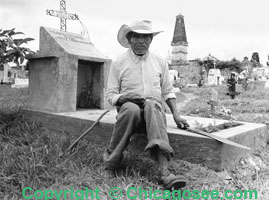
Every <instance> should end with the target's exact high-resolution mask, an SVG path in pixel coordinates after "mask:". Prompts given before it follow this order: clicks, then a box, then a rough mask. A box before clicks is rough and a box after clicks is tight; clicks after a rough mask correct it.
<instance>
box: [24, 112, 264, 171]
mask: <svg viewBox="0 0 269 200" xmlns="http://www.w3.org/2000/svg"><path fill="white" fill-rule="evenodd" d="M103 112H104V110H101V109H90V110H88V109H84V110H83V109H81V110H77V111H76V112H61V113H53V112H49V111H36V110H30V109H27V110H24V111H23V116H24V117H25V118H26V119H28V120H32V121H37V122H41V123H42V124H43V126H45V127H47V128H49V129H50V130H57V131H64V132H69V133H71V134H75V135H76V136H79V135H81V134H82V133H83V131H85V130H86V129H87V128H89V127H90V126H91V125H92V124H93V123H94V121H95V120H96V119H97V118H98V117H99V116H100V115H101V114H102V113H103ZM116 114H117V112H116V110H111V111H110V112H109V113H107V114H106V115H105V116H104V117H103V118H102V119H101V121H100V123H99V124H98V125H97V126H96V127H95V128H94V129H93V131H92V132H91V133H89V134H88V135H87V138H89V139H90V140H91V141H93V142H94V143H96V144H97V145H103V146H107V145H108V142H109V140H110V137H111V133H112V129H113V124H114V123H115V121H116V119H115V117H116ZM166 117H167V132H168V136H169V140H170V144H171V146H172V147H173V149H174V152H175V156H174V159H180V160H185V161H189V162H192V163H198V164H202V165H205V166H207V167H208V168H211V169H214V170H216V171H221V170H223V169H231V168H232V167H233V166H234V165H235V164H236V163H238V162H239V160H240V159H241V158H242V157H245V156H247V155H248V154H249V153H251V152H252V151H254V150H256V149H259V148H262V147H264V146H265V145H266V143H267V138H268V129H267V127H266V125H264V124H257V123H248V122H238V123H241V124H242V125H240V126H236V127H233V128H229V129H225V130H221V131H218V132H215V133H213V134H215V135H217V136H220V137H223V138H226V139H229V140H232V141H234V142H237V143H239V144H242V145H245V146H248V147H250V148H251V150H245V149H241V148H237V147H233V146H230V145H227V144H223V143H221V142H218V141H216V140H214V139H211V138H208V137H205V136H201V135H197V134H195V133H190V132H188V131H185V130H181V129H178V128H176V124H175V123H174V121H173V117H172V115H171V114H166ZM182 117H184V118H185V119H186V120H187V121H188V122H189V123H190V127H191V128H196V124H197V122H198V123H199V124H203V126H204V127H205V126H207V125H209V124H214V125H218V124H222V123H224V122H227V121H226V120H219V119H212V118H200V117H192V116H182ZM146 142H147V141H146V137H145V134H135V135H134V137H133V138H132V139H131V142H130V145H129V147H128V148H130V149H131V150H136V151H143V149H144V147H145V146H146Z"/></svg>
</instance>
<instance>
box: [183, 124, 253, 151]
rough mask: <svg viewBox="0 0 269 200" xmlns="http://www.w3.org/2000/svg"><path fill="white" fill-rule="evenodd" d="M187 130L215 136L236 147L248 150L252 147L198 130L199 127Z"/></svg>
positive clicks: (218, 139)
mask: <svg viewBox="0 0 269 200" xmlns="http://www.w3.org/2000/svg"><path fill="white" fill-rule="evenodd" d="M186 130H187V131H190V132H192V133H196V134H199V135H204V136H207V137H210V138H213V139H215V140H217V141H219V142H222V143H225V144H229V145H232V146H235V147H239V148H243V149H247V150H250V149H251V148H249V147H247V146H244V145H241V144H238V143H236V142H233V141H231V140H228V139H226V138H223V137H219V136H217V135H213V134H211V133H207V132H204V131H200V130H197V129H193V128H187V129H186Z"/></svg>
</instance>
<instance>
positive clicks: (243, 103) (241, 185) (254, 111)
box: [0, 82, 269, 200]
mask: <svg viewBox="0 0 269 200" xmlns="http://www.w3.org/2000/svg"><path fill="white" fill-rule="evenodd" d="M214 89H216V90H217V91H218V92H219V99H220V102H219V106H218V107H217V108H216V111H220V110H221V108H222V105H223V106H225V107H226V108H228V109H231V110H232V116H233V117H234V118H235V119H236V120H242V121H249V122H253V121H254V122H259V123H267V122H268V121H269V116H268V111H269V102H268V101H266V99H268V98H269V90H265V89H264V82H256V83H255V85H254V87H253V89H252V90H247V91H243V92H242V94H241V95H239V96H237V97H236V98H235V99H234V100H231V99H230V98H229V96H227V95H225V91H226V89H227V88H226V86H215V87H214ZM207 90H208V87H202V88H183V89H182V93H181V94H180V95H179V96H178V97H179V103H181V102H182V101H185V104H184V105H182V104H181V105H180V108H181V113H182V114H184V115H195V116H204V117H208V116H209V110H210V107H209V105H207V103H206V102H207V100H208V99H207V97H206V94H207V92H206V91H207ZM190 94H191V95H192V98H193V99H192V100H190V99H188V98H189V96H190ZM28 97H29V93H28V89H27V88H23V89H10V88H9V87H8V86H2V87H0V101H1V107H0V141H1V143H0V150H1V151H0V160H1V162H0V180H1V181H0V198H1V199H20V198H21V190H22V188H24V187H25V186H29V187H33V188H35V189H53V190H57V189H59V190H60V189H70V187H75V189H84V188H85V187H88V188H89V189H95V188H96V187H98V188H99V189H100V190H101V194H102V197H104V198H103V199H107V198H108V194H107V191H108V189H109V188H111V187H113V186H115V185H116V186H118V187H120V188H125V189H127V188H128V187H131V186H133V187H143V188H148V187H153V189H159V186H158V185H157V183H156V174H157V171H156V166H155V163H154V162H153V161H151V160H150V159H149V158H148V157H143V156H142V157H141V156H138V155H133V154H131V153H130V152H128V151H127V152H126V155H125V159H124V165H123V167H122V170H121V171H119V173H120V176H119V178H118V179H113V180H104V178H103V176H102V173H101V172H102V169H103V166H102V154H101V153H100V152H103V150H104V147H103V146H98V145H96V144H93V143H91V142H90V141H89V140H87V138H85V139H83V140H82V141H81V142H80V143H79V146H78V148H77V149H76V151H75V152H74V153H73V154H72V155H71V156H69V157H68V158H67V159H60V158H59V154H60V153H61V152H62V150H64V149H66V148H67V147H68V146H69V145H70V142H72V141H74V139H75V138H76V137H75V136H73V135H68V134H67V133H65V132H51V131H48V130H46V129H45V128H44V127H42V126H41V125H40V124H36V123H33V122H30V121H25V120H23V119H22V116H21V108H23V107H25V106H26V104H27V100H28ZM2 102H3V103H2ZM223 116H224V115H220V116H218V115H216V116H214V117H216V118H221V117H223ZM268 166H269V145H267V147H266V148H265V149H262V150H260V151H256V152H253V153H252V154H251V155H250V156H248V157H247V158H245V159H242V160H241V161H240V162H239V163H238V164H237V165H236V166H235V167H234V168H233V169H231V170H229V171H222V172H215V171H213V170H210V169H208V168H206V167H204V166H201V165H197V164H192V163H189V162H185V161H172V162H171V164H170V168H171V170H174V171H175V172H176V173H184V174H185V175H186V176H187V178H189V180H190V183H189V185H188V186H187V187H186V188H184V189H189V190H194V189H196V190H203V189H208V190H214V189H215V190H220V191H224V190H226V189H231V190H236V189H241V190H247V189H257V191H258V199H262V200H266V199H268V196H269V193H268V191H269V181H268V178H269V167H268ZM149 168H151V169H153V170H148V169H149Z"/></svg>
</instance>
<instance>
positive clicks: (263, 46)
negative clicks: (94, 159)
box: [0, 0, 269, 65]
mask: <svg viewBox="0 0 269 200" xmlns="http://www.w3.org/2000/svg"><path fill="white" fill-rule="evenodd" d="M46 9H53V10H59V9H60V0H0V29H11V28H16V29H15V30H16V31H21V32H24V33H25V35H23V36H22V37H32V38H34V39H35V40H34V41H31V42H29V43H28V47H29V48H31V49H32V50H34V51H36V50H38V49H39V28H40V26H44V27H50V28H55V29H60V19H59V18H56V17H52V16H48V15H46ZM66 9H67V12H69V13H76V14H77V15H78V16H79V19H80V21H81V22H82V23H83V24H84V25H85V27H86V28H87V31H88V33H89V36H90V40H91V42H92V43H93V44H94V45H95V47H96V48H97V49H99V50H100V51H102V52H103V53H104V54H105V55H107V56H109V57H110V58H111V59H114V58H116V57H117V56H119V55H120V54H121V53H123V52H125V51H126V49H125V48H124V47H122V46H121V45H120V44H119V43H118V41H117V33H118V30H119V28H120V27H121V25H123V24H127V25H128V24H130V23H131V22H133V21H134V20H143V19H147V20H150V21H152V25H153V27H154V29H155V30H163V31H164V32H162V33H160V34H158V35H157V36H155V37H154V39H153V42H152V44H151V47H150V48H151V50H152V51H154V52H156V53H158V54H160V55H162V56H164V57H167V56H168V55H169V52H171V45H170V44H171V41H172V37H173V31H174V26H175V21H176V16H177V15H178V14H179V13H181V14H182V15H183V16H184V21H185V28H186V34H187V40H188V43H189V45H188V48H187V51H188V56H187V57H188V59H189V60H192V59H195V58H204V57H206V56H207V55H208V54H211V55H213V56H215V57H217V58H218V59H220V60H231V59H233V58H236V59H238V60H240V61H242V60H243V58H244V57H245V56H247V57H248V58H249V59H250V58H251V55H252V53H253V52H258V53H259V56H260V62H261V63H262V64H264V65H265V63H266V61H267V60H268V54H269V25H268V21H267V20H269V12H268V9H269V4H268V0H256V1H254V0H165V1H163V0H135V1H131V0H66ZM80 21H78V20H75V21H72V20H68V21H67V31H68V32H74V33H81V31H82V30H83V28H82V25H81V23H80Z"/></svg>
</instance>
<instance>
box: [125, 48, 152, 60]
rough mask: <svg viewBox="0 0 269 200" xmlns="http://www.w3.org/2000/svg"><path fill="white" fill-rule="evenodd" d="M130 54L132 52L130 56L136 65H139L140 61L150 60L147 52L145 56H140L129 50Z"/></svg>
mask: <svg viewBox="0 0 269 200" xmlns="http://www.w3.org/2000/svg"><path fill="white" fill-rule="evenodd" d="M129 52H130V55H131V58H132V59H133V61H134V62H135V63H138V62H139V61H142V60H146V59H147V58H148V55H149V51H147V53H145V54H144V55H143V56H138V55H136V54H135V53H134V52H133V50H132V49H129Z"/></svg>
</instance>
